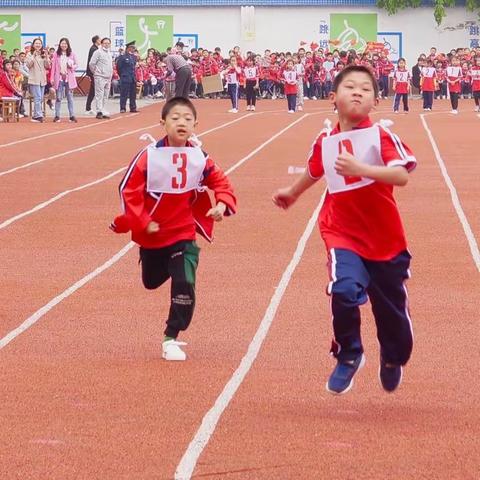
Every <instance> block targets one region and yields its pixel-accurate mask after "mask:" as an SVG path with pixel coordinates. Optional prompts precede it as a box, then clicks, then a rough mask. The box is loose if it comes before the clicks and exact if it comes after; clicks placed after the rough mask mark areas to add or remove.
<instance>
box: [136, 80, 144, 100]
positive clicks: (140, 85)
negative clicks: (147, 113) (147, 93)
mask: <svg viewBox="0 0 480 480" xmlns="http://www.w3.org/2000/svg"><path fill="white" fill-rule="evenodd" d="M142 93H143V83H140V82H137V100H138V99H139V98H141V97H142Z"/></svg>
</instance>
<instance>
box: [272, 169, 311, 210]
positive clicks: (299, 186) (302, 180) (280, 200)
mask: <svg viewBox="0 0 480 480" xmlns="http://www.w3.org/2000/svg"><path fill="white" fill-rule="evenodd" d="M317 180H318V178H313V177H311V176H310V173H309V172H308V170H305V171H304V172H303V173H302V175H301V177H299V178H298V179H297V180H296V181H295V182H294V183H293V184H292V185H290V186H289V187H286V188H280V189H279V190H277V191H276V192H275V193H274V195H273V197H272V200H273V203H274V204H275V205H276V206H277V207H280V208H283V209H284V210H286V209H287V208H289V207H290V206H291V205H293V204H294V203H295V202H296V201H297V199H298V197H300V195H301V194H302V193H303V192H305V190H308V189H309V188H310V187H311V186H312V185H313V184H314V183H316V182H317Z"/></svg>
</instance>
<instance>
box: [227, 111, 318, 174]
mask: <svg viewBox="0 0 480 480" xmlns="http://www.w3.org/2000/svg"><path fill="white" fill-rule="evenodd" d="M309 115H310V114H309V113H305V114H304V115H302V116H301V117H300V118H299V119H298V120H295V121H294V122H292V123H290V124H289V125H287V126H286V127H285V128H283V129H282V130H280V131H279V132H278V133H276V134H275V135H273V136H272V137H270V138H269V139H268V140H267V141H266V142H263V143H262V144H261V145H260V146H258V147H257V148H256V149H255V150H253V151H252V152H251V153H249V154H248V155H247V156H246V157H243V158H242V159H241V160H239V161H238V162H237V163H236V164H235V165H233V167H230V168H229V169H228V170H226V171H225V175H229V174H230V173H231V172H233V171H234V170H236V169H237V168H238V167H239V166H240V165H242V164H243V163H245V162H246V161H247V160H249V159H250V158H252V157H253V156H254V155H256V154H257V153H258V152H259V151H260V150H262V149H263V148H265V147H266V146H267V145H268V144H269V143H271V142H273V141H274V140H275V139H277V138H278V137H279V136H280V135H282V134H283V133H285V132H286V131H287V130H288V129H290V128H292V127H293V126H295V125H296V124H297V123H299V122H301V121H302V120H303V119H304V118H306V117H308V116H309Z"/></svg>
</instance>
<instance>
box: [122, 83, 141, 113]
mask: <svg viewBox="0 0 480 480" xmlns="http://www.w3.org/2000/svg"><path fill="white" fill-rule="evenodd" d="M136 99H137V84H136V82H135V81H133V80H131V81H128V80H124V79H122V80H121V81H120V110H126V109H127V100H128V101H129V107H130V111H135V110H136V109H137V101H136Z"/></svg>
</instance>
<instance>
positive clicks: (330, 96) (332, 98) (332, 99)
mask: <svg viewBox="0 0 480 480" xmlns="http://www.w3.org/2000/svg"><path fill="white" fill-rule="evenodd" d="M328 99H329V100H330V103H333V105H335V102H336V100H337V94H336V93H335V92H330V93H329V94H328ZM335 108H337V106H336V105H335Z"/></svg>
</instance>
